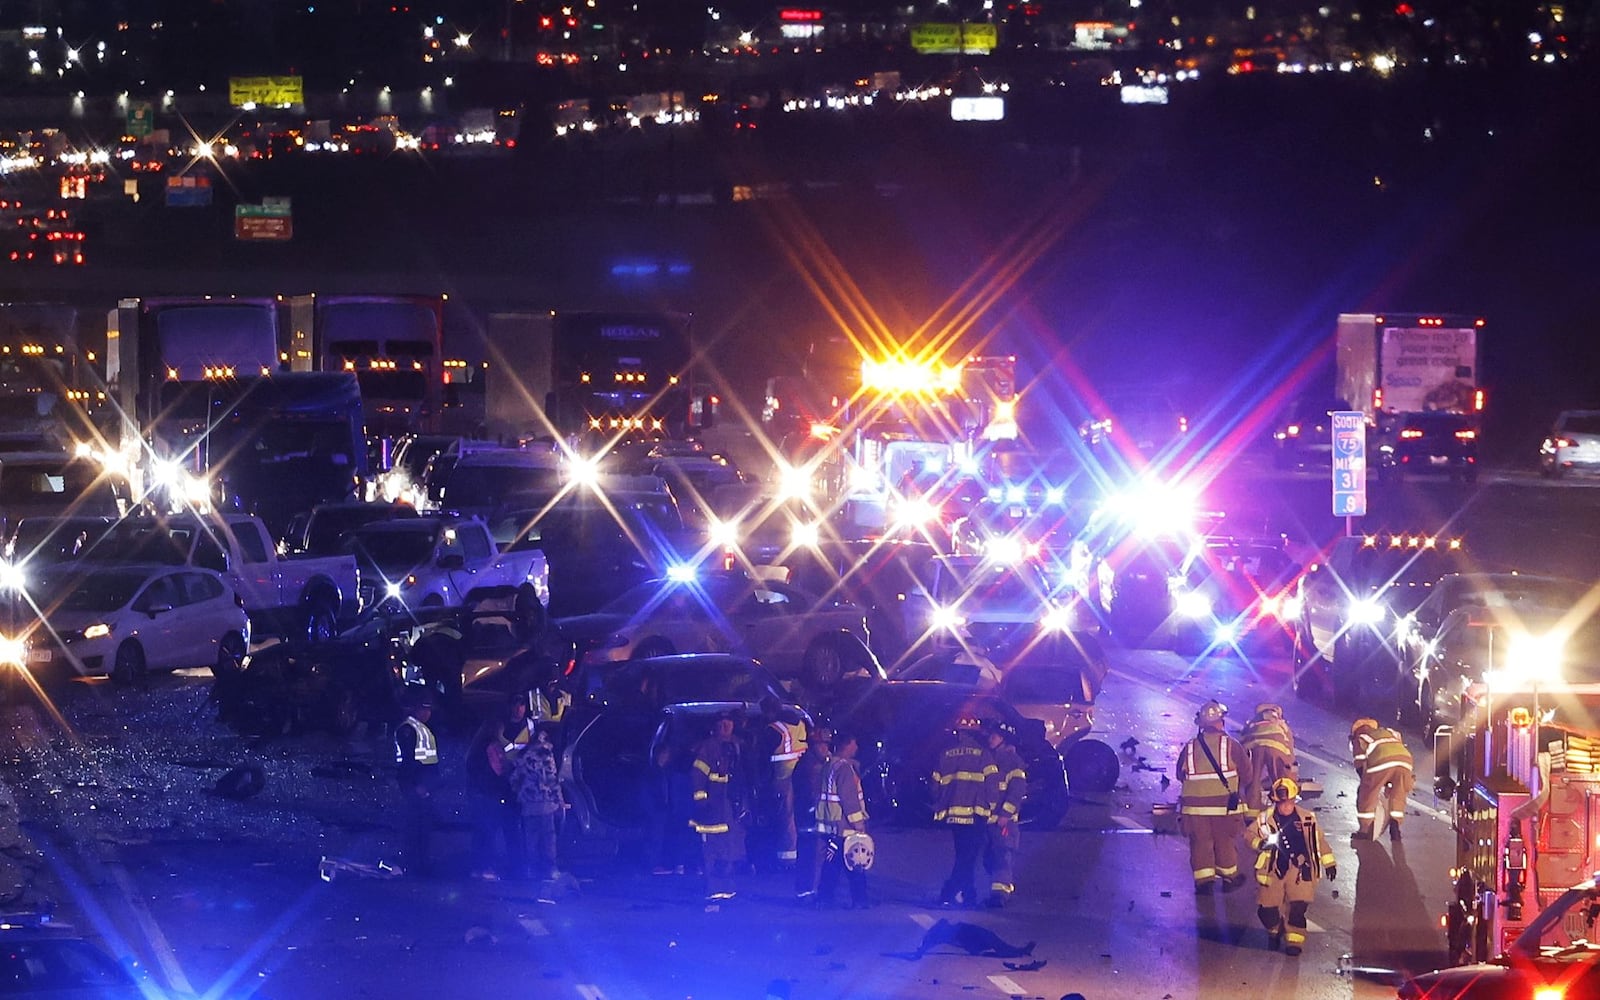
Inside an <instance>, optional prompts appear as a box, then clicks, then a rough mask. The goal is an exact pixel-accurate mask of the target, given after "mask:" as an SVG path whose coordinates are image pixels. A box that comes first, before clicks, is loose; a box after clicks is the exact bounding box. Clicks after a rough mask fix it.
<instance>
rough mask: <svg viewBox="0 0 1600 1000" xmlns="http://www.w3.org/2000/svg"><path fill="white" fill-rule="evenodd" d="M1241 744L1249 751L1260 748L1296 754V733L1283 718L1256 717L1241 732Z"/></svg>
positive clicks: (1273, 751) (1285, 755) (1291, 754)
mask: <svg viewBox="0 0 1600 1000" xmlns="http://www.w3.org/2000/svg"><path fill="white" fill-rule="evenodd" d="M1239 744H1240V746H1243V747H1244V749H1245V751H1246V752H1247V753H1248V752H1250V751H1253V750H1258V749H1259V750H1267V751H1270V752H1272V753H1277V754H1282V755H1283V756H1284V757H1293V756H1294V734H1293V733H1292V732H1290V731H1289V724H1288V723H1286V722H1284V721H1283V720H1281V719H1256V720H1255V721H1253V722H1250V723H1248V724H1247V725H1246V726H1245V727H1244V730H1243V731H1242V732H1240V733H1239Z"/></svg>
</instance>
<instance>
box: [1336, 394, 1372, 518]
mask: <svg viewBox="0 0 1600 1000" xmlns="http://www.w3.org/2000/svg"><path fill="white" fill-rule="evenodd" d="M1332 417H1333V513H1334V516H1335V517H1365V516H1366V513H1367V415H1366V414H1365V413H1362V412H1361V411H1360V410H1336V411H1334V412H1333V414H1332Z"/></svg>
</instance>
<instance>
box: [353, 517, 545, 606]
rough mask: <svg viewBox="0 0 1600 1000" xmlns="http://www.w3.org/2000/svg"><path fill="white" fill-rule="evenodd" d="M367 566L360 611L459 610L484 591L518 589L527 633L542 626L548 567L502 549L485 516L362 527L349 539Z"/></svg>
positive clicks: (538, 557) (534, 555)
mask: <svg viewBox="0 0 1600 1000" xmlns="http://www.w3.org/2000/svg"><path fill="white" fill-rule="evenodd" d="M344 545H345V550H346V551H347V552H350V553H351V554H352V555H354V556H355V558H356V560H357V562H358V563H359V564H360V567H361V588H362V589H361V596H362V599H363V600H362V605H363V606H371V605H374V604H378V603H381V602H385V601H388V602H393V603H394V604H397V605H399V606H400V607H403V608H406V609H408V610H410V611H413V612H415V611H420V610H423V609H426V608H459V607H461V606H462V605H463V604H464V603H465V601H466V597H467V594H469V593H470V592H472V591H474V590H482V589H485V588H490V587H495V588H501V587H504V588H511V589H513V590H515V591H516V594H517V597H516V607H515V615H516V617H517V619H518V620H519V621H520V622H521V623H522V625H523V627H524V628H525V629H528V630H530V631H531V632H536V631H538V630H539V629H540V628H542V627H543V625H544V618H545V609H546V608H547V607H548V606H549V603H550V568H549V566H548V565H547V564H546V562H545V557H544V553H543V552H541V551H539V550H537V549H514V550H508V551H505V552H502V551H500V548H499V546H497V545H496V544H495V542H494V538H493V536H492V535H491V534H490V533H489V525H488V524H487V523H486V522H485V521H484V520H483V519H482V518H480V517H459V516H456V515H448V514H441V515H433V516H428V517H408V518H401V519H397V520H393V521H383V522H375V523H372V524H366V525H362V526H361V527H359V528H356V529H355V530H353V531H350V532H348V533H347V534H346V535H345V536H344Z"/></svg>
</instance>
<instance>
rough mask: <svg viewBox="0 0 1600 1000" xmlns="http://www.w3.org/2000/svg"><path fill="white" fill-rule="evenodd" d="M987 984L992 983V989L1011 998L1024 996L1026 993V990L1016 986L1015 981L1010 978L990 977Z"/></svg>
mask: <svg viewBox="0 0 1600 1000" xmlns="http://www.w3.org/2000/svg"><path fill="white" fill-rule="evenodd" d="M989 982H991V983H993V984H994V988H995V989H997V990H999V991H1000V992H1001V993H1006V994H1009V995H1011V996H1026V995H1027V993H1028V991H1027V990H1025V989H1023V988H1022V987H1021V986H1018V985H1017V981H1016V980H1015V979H1012V978H1011V977H1010V976H990V977H989Z"/></svg>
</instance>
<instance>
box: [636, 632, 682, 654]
mask: <svg viewBox="0 0 1600 1000" xmlns="http://www.w3.org/2000/svg"><path fill="white" fill-rule="evenodd" d="M676 652H677V650H675V649H673V648H672V643H670V642H668V641H667V640H665V639H663V638H661V637H660V636H655V637H653V638H650V639H646V640H645V641H643V642H641V643H639V645H637V646H635V647H633V655H632V656H631V657H629V659H632V660H649V659H654V658H655V657H657V656H671V655H673V654H674V653H676Z"/></svg>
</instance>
